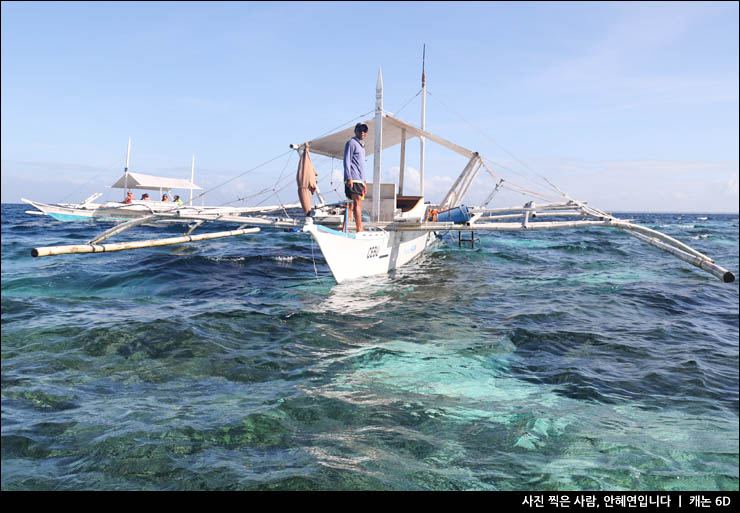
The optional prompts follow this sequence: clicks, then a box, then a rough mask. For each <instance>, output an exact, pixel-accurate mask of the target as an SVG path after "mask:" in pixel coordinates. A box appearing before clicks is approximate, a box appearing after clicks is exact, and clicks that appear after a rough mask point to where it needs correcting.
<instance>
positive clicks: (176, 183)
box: [110, 173, 202, 190]
mask: <svg viewBox="0 0 740 513" xmlns="http://www.w3.org/2000/svg"><path fill="white" fill-rule="evenodd" d="M110 187H111V188H112V189H126V188H128V189H147V190H157V189H191V190H202V188H201V187H198V186H197V185H195V184H194V183H193V182H191V181H189V180H185V179H184V178H167V177H164V176H154V175H145V174H142V173H128V177H127V176H126V175H125V174H124V175H123V176H122V177H121V178H119V179H118V181H116V183H114V184H113V185H111V186H110Z"/></svg>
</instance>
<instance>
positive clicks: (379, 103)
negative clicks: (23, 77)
mask: <svg viewBox="0 0 740 513" xmlns="http://www.w3.org/2000/svg"><path fill="white" fill-rule="evenodd" d="M374 150H375V153H374V157H373V206H372V218H373V221H380V154H381V152H382V150H383V71H382V69H381V68H378V82H377V83H376V84H375V148H374Z"/></svg>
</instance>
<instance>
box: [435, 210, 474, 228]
mask: <svg viewBox="0 0 740 513" xmlns="http://www.w3.org/2000/svg"><path fill="white" fill-rule="evenodd" d="M470 217H471V215H470V213H469V212H468V207H466V206H465V205H460V206H459V207H455V208H451V209H449V210H443V211H442V212H439V213H438V214H437V222H438V223H455V224H461V223H467V222H468V221H470Z"/></svg>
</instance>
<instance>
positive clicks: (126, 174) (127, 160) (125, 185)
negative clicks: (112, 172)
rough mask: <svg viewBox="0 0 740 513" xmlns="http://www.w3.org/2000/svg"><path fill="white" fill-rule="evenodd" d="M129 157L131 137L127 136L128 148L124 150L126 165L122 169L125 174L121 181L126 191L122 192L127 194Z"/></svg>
mask: <svg viewBox="0 0 740 513" xmlns="http://www.w3.org/2000/svg"><path fill="white" fill-rule="evenodd" d="M130 157H131V138H130V137H129V138H128V149H127V150H126V167H125V168H124V169H123V172H124V174H125V176H126V178H125V180H124V183H123V188H124V190H125V191H126V192H125V193H124V194H128V163H129V159H130Z"/></svg>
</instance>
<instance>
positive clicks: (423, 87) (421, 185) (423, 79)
mask: <svg viewBox="0 0 740 513" xmlns="http://www.w3.org/2000/svg"><path fill="white" fill-rule="evenodd" d="M426 56H427V45H426V43H424V50H423V52H422V55H421V129H422V130H426V119H427V76H426V70H425V61H426ZM419 141H420V143H421V154H420V156H419V196H421V197H424V144H425V140H424V137H422V136H420V137H419Z"/></svg>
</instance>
